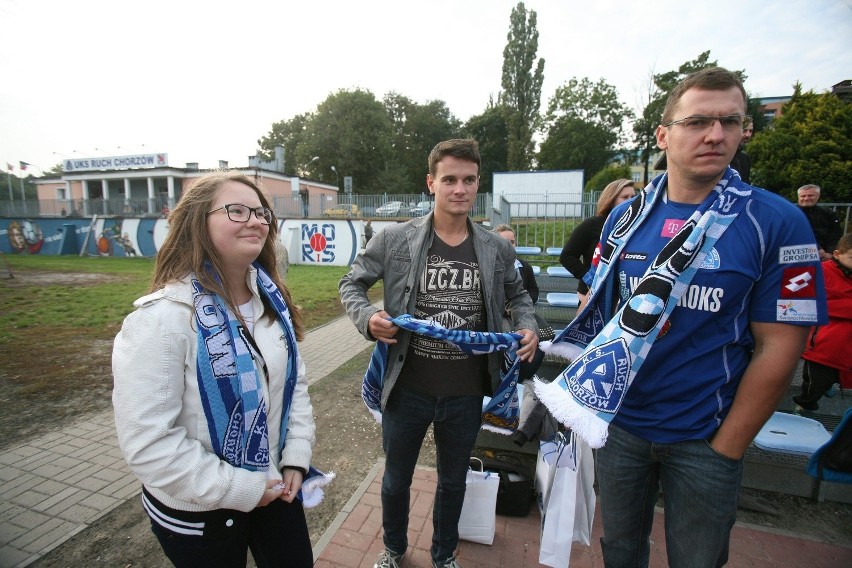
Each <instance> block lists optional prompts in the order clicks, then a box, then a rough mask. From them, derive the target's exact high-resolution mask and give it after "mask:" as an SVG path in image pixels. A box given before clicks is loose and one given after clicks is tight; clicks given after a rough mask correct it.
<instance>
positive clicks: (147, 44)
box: [0, 0, 852, 174]
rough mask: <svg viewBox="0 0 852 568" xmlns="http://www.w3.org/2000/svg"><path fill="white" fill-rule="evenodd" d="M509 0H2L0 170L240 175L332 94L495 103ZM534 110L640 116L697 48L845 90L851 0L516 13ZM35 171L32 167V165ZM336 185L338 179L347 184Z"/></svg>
mask: <svg viewBox="0 0 852 568" xmlns="http://www.w3.org/2000/svg"><path fill="white" fill-rule="evenodd" d="M516 4H517V2H516V1H515V0H416V1H413V0H412V1H409V0H368V1H363V2H352V1H351V0H295V1H294V0H243V1H241V2H236V1H229V2H222V1H220V0H204V1H196V0H170V1H165V0H144V1H138V2H120V1H119V2H116V1H114V0H109V1H104V0H73V1H69V0H0V68H2V69H3V70H4V77H3V79H2V82H0V166H2V167H4V168H5V164H3V163H2V161H3V160H5V161H6V162H8V163H11V164H15V165H16V166H17V164H18V161H20V160H23V161H26V162H29V163H31V164H35V165H37V166H39V167H41V168H43V169H49V168H50V167H52V166H53V165H55V164H56V163H58V162H60V161H61V160H62V159H63V158H64V157H67V156H70V157H74V158H81V157H84V156H86V155H91V156H105V155H122V154H133V153H155V152H166V153H168V155H169V163H170V165H173V166H178V167H183V166H184V165H185V162H199V163H200V165H201V167H202V168H205V167H215V166H217V165H218V160H228V162H229V163H230V165H231V166H246V165H248V156H250V155H254V154H255V152H256V150H257V140H258V138H260V137H261V136H264V135H265V134H267V133H268V132H269V130H270V128H271V126H272V124H273V123H274V122H276V121H279V120H286V119H289V118H291V117H293V116H294V115H296V114H299V113H303V112H310V111H313V110H315V108H316V106H317V104H319V103H320V102H322V101H323V100H324V99H325V98H326V97H327V96H328V95H329V94H330V93H333V92H336V91H338V90H340V89H353V88H362V89H368V90H370V91H372V92H373V94H374V95H375V96H376V97H377V98H378V99H381V98H382V96H383V95H384V94H385V93H387V92H389V91H396V92H398V93H400V94H403V95H405V96H408V97H410V98H411V99H413V100H415V101H417V102H421V103H424V102H426V101H428V100H432V99H441V100H443V101H445V102H446V103H447V106H448V107H449V109H450V111H451V112H452V113H453V114H454V115H455V116H456V117H458V118H459V119H461V120H463V121H464V120H467V119H468V118H470V117H471V116H473V115H475V114H479V113H480V112H482V110H483V109H484V108H485V106H486V104H487V103H488V100H489V97H492V96H493V97H495V99H496V96H497V93H498V92H499V90H500V72H501V67H502V63H503V48H504V46H505V45H506V35H507V33H508V30H509V15H510V13H511V10H512V7H513V6H515V5H516ZM525 4H526V7H527V9H532V10H535V11H536V12H537V14H538V31H539V34H540V36H539V49H538V56H539V57H543V58H544V59H545V67H544V76H545V79H544V86H543V89H542V108H545V107H546V104H547V100H548V99H549V98H550V97H551V96H552V95H553V92H554V90H555V89H556V87H557V86H559V85H561V84H563V83H565V82H566V81H567V80H568V79H570V78H571V77H572V76H577V77H589V78H591V79H592V80H593V81H597V79H599V78H603V79H605V80H606V81H607V82H609V83H611V84H613V85H615V87H616V88H617V89H618V93H619V96H620V97H621V99H622V101H623V102H624V103H626V104H627V105H629V106H630V107H631V108H634V109H639V108H640V107H641V105H640V101H641V100H642V97H643V96H644V94H645V93H647V83H648V78H649V76H650V74H652V73H654V72H656V73H660V72H664V71H669V70H672V69H676V68H677V67H678V66H679V65H680V64H681V63H683V62H685V61H687V60H691V59H695V58H696V57H697V56H698V55H699V54H700V53H701V52H702V51H705V50H708V49H709V50H711V58H713V59H716V60H718V61H719V64H720V65H723V66H725V67H728V68H730V69H744V70H745V71H746V74H747V75H748V80H747V81H746V88H747V90H748V91H749V92H750V93H751V94H752V95H754V96H784V95H789V94H790V93H791V86H792V85H793V83H795V82H796V81H800V82H801V83H802V84H803V85H804V87H805V89H813V90H815V91H817V92H822V91H825V90H828V89H830V87H831V85H833V84H835V83H837V82H839V81H841V80H844V79H852V49H850V48H852V0H785V1H784V2H767V1H766V0H712V1H706V0H691V1H684V0H654V1H644V2H643V1H639V2H637V1H635V0H633V1H628V0H595V1H593V2H590V1H588V0H582V1H579V0H528V1H527V2H525ZM33 173H35V174H38V173H39V172H38V170H37V169H35V170H33ZM343 173H345V172H343Z"/></svg>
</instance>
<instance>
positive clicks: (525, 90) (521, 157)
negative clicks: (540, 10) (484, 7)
mask: <svg viewBox="0 0 852 568" xmlns="http://www.w3.org/2000/svg"><path fill="white" fill-rule="evenodd" d="M528 16H529V17H528ZM509 22H510V25H509V34H508V36H507V38H506V39H507V43H506V47H505V49H503V75H502V80H501V87H502V91H501V92H500V95H499V97H498V101H499V104H500V106H501V107H502V108H503V111H504V113H505V115H504V116H505V121H506V127H507V129H508V146H507V148H508V152H507V166H508V169H509V170H513V171H517V170H527V169H529V168H530V164H531V162H532V156H533V150H534V144H533V134H534V133H535V131H536V130H537V129H538V122H539V107H540V105H541V84H542V82H543V81H544V59H541V58H540V59H539V60H538V62H536V52H537V51H538V28H537V16H536V13H535V11H534V10H530V11H529V12H527V9H526V7H524V3H523V2H518V5H517V6H515V8H513V9H512V14H511V16H510V18H509ZM533 65H535V71H533Z"/></svg>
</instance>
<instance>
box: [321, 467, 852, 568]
mask: <svg viewBox="0 0 852 568" xmlns="http://www.w3.org/2000/svg"><path fill="white" fill-rule="evenodd" d="M383 471H384V464H383V463H378V464H376V465H375V466H374V467H373V469H372V471H370V473H369V474H368V475H367V477H366V479H365V481H364V483H362V484H361V486H360V487H359V489H358V491H357V492H356V493H355V495H353V496H352V498H351V499H350V500H349V502H348V503H347V504H346V506H345V507H344V508H343V510H342V511H341V512H340V513H339V514H338V516H337V518H336V519H335V521H334V522H333V523H332V525H331V526H330V527H329V528H328V530H327V531H326V533H325V534H324V535H323V537H322V538H321V539H320V541H319V542H318V543H317V545H316V547H314V557H315V558H316V562H315V564H314V566H315V567H316V568H336V567H340V568H361V567H372V565H373V562H375V559H376V556H378V554H379V552H381V550H382V548H383V544H382V514H381V498H380V491H381V480H382V472H383ZM436 477H437V475H436V472H435V470H434V469H430V468H424V467H418V468H417V470H416V471H415V473H414V481H413V482H412V487H411V521H410V526H409V533H408V540H409V550H408V552H407V554H406V555H405V557H404V559H403V562H402V568H429V567H430V566H431V559H430V557H429V547H430V546H431V543H432V502H433V500H434V497H435V480H436ZM540 523H541V517H540V516H539V512H538V509H537V508H536V507H535V506H533V507H532V508H531V510H530V514H529V515H528V516H526V517H505V516H501V515H498V516H497V523H496V526H497V530H496V532H495V535H494V542H493V543H492V544H491V545H490V546H486V545H482V544H475V543H471V542H465V541H462V542H461V543H460V545H459V548H458V560H459V563H460V564H461V565H462V566H464V568H532V567H539V566H543V565H542V564H539V562H538V553H539V532H540ZM663 527H664V519H663V513H662V512H661V511H659V510H658V512H657V513H656V515H655V518H654V528H653V530H652V533H651V541H652V542H651V558H650V563H649V565H650V566H654V567H667V566H668V562H667V560H666V538H665V533H664V528H663ZM601 534H602V528H601V521H600V514H597V515H595V521H594V524H593V526H592V545H591V546H585V545H581V544H577V543H575V544H574V546H573V547H572V549H571V559H570V566H571V567H572V568H598V567H602V566H603V565H604V564H603V557H602V554H601V546H600V537H601ZM727 566H729V567H730V568H745V567H753V566H760V567H764V568H804V567H807V568H841V567H844V568H845V567H848V566H852V549H850V548H845V547H841V546H834V545H831V544H825V543H822V542H817V541H814V540H808V539H804V538H800V537H797V536H796V535H790V534H785V533H782V532H778V531H770V530H767V529H766V528H764V527H757V526H753V525H745V524H742V523H737V525H736V526H735V527H734V529H733V531H732V532H731V552H730V558H729V562H728V564H727Z"/></svg>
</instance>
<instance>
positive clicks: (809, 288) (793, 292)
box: [781, 266, 816, 298]
mask: <svg viewBox="0 0 852 568" xmlns="http://www.w3.org/2000/svg"><path fill="white" fill-rule="evenodd" d="M781 297H782V298H816V267H815V266H800V267H796V268H785V269H784V277H783V278H782V279H781Z"/></svg>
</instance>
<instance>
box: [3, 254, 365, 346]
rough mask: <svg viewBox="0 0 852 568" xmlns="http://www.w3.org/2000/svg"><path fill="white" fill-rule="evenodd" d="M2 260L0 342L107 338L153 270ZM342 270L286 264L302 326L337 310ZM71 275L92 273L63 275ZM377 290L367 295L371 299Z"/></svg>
mask: <svg viewBox="0 0 852 568" xmlns="http://www.w3.org/2000/svg"><path fill="white" fill-rule="evenodd" d="M5 258H6V260H7V262H8V265H9V267H10V268H11V270H12V273H13V274H15V277H14V278H11V279H5V280H2V281H0V304H2V305H3V309H2V310H0V346H2V345H4V344H9V343H15V342H17V341H19V340H21V339H22V336H21V334H22V333H23V331H24V330H30V332H32V331H34V330H41V331H43V334H44V336H46V337H50V336H51V335H64V334H63V333H60V331H68V332H74V333H86V334H91V336H92V337H95V338H108V337H112V336H113V335H114V334H115V333H116V331H117V328H118V326H119V325H120V324H121V321H122V320H123V319H124V316H126V315H127V314H128V313H130V311H131V310H132V309H133V301H134V300H135V299H136V298H138V297H140V296H142V295H144V294H146V293H147V292H148V289H149V286H150V280H151V274H152V271H153V268H154V262H153V260H152V259H148V258H92V257H82V258H81V257H70V256H40V255H32V256H6V257H5ZM347 270H348V268H347V267H344V266H308V265H293V266H291V267H290V272H289V274H288V276H287V285H288V287H289V288H290V292H291V294H292V296H293V300H294V302H295V303H296V304H297V305H299V306H300V307H301V308H302V314H303V319H304V321H305V326H306V328H307V329H311V328H314V327H316V326H318V325H321V324H323V323H326V322H328V321H330V320H331V319H334V318H335V317H338V316H340V315H342V314H343V310H342V306H341V305H340V300H339V298H338V293H337V283H338V281H339V280H340V278H341V276H343V275H344V274H345V273H346V272H347ZM74 274H78V275H79V274H83V275H92V276H91V277H90V278H91V279H81V277H79V276H76V277H75V276H66V275H74ZM4 275H5V274H4ZM96 275H103V277H102V278H100V279H98V278H97V276H96ZM380 290H381V288H380V287H379V288H378V289H377V290H376V291H375V292H373V291H371V292H372V294H371V295H372V296H373V297H374V298H375V297H376V296H375V295H376V294H377V293H380ZM28 335H29V334H28Z"/></svg>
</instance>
